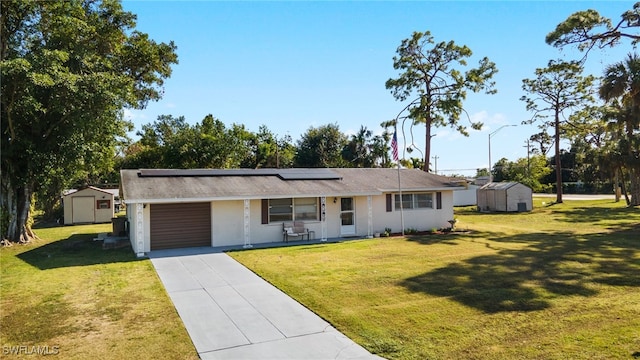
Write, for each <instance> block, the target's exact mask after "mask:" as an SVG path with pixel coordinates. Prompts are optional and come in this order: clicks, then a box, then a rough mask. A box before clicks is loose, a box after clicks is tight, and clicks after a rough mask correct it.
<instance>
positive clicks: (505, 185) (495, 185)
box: [480, 181, 528, 190]
mask: <svg viewBox="0 0 640 360" xmlns="http://www.w3.org/2000/svg"><path fill="white" fill-rule="evenodd" d="M516 185H521V186H524V187H528V186H527V185H524V184H522V183H519V182H514V181H509V182H491V183H487V184H485V185H483V186H482V187H481V188H480V190H507V189H510V188H512V187H514V186H516Z"/></svg>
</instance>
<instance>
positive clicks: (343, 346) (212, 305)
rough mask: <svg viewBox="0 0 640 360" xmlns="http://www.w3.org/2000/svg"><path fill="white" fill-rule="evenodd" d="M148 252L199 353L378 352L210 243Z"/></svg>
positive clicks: (314, 355) (346, 355)
mask: <svg viewBox="0 0 640 360" xmlns="http://www.w3.org/2000/svg"><path fill="white" fill-rule="evenodd" d="M198 251H200V252H201V253H198ZM202 252H208V253H202ZM150 258H151V262H152V263H153V266H154V267H155V269H156V271H157V273H158V276H159V277H160V280H161V281H162V283H163V284H164V287H165V289H166V290H167V292H168V293H169V296H170V297H171V300H172V301H173V304H174V305H175V307H176V310H177V311H178V314H179V315H180V318H181V319H182V321H183V323H184V325H185V327H186V329H187V331H188V332H189V335H190V336H191V340H192V341H193V344H194V345H195V348H196V350H197V352H198V354H199V355H200V357H201V358H202V359H381V358H380V357H378V356H375V355H372V354H370V353H369V352H368V351H367V350H365V349H364V348H363V347H361V346H360V345H358V344H356V343H355V342H353V341H351V340H350V339H349V338H347V337H346V336H344V335H343V334H342V333H340V332H339V331H337V330H336V329H334V328H333V327H332V326H331V325H330V324H329V323H327V322H326V321H324V320H323V319H321V318H320V317H319V316H317V315H316V314H314V313H313V312H311V311H310V310H309V309H307V308H305V307H304V306H302V305H301V304H299V303H298V302H296V301H295V300H293V299H292V298H290V297H289V296H287V295H286V294H285V293H283V292H282V291H280V290H278V289H277V288H275V287H274V286H272V285H271V284H269V283H267V282H266V281H264V280H263V279H262V278H260V277H259V276H257V275H256V274H254V273H253V272H251V271H250V270H249V269H247V268H245V267H244V266H242V265H241V264H240V263H238V262H237V261H235V260H234V259H232V258H231V257H229V256H228V255H226V254H224V253H222V252H220V251H216V250H215V249H214V248H199V249H184V250H183V249H177V250H166V251H165V250H163V251H153V252H151V254H150ZM327 301H330V299H327Z"/></svg>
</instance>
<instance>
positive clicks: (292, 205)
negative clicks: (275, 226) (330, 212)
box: [269, 198, 318, 223]
mask: <svg viewBox="0 0 640 360" xmlns="http://www.w3.org/2000/svg"><path fill="white" fill-rule="evenodd" d="M293 220H318V199H317V198H296V199H291V198H289V199H270V200H269V222H270V223H273V222H283V221H293Z"/></svg>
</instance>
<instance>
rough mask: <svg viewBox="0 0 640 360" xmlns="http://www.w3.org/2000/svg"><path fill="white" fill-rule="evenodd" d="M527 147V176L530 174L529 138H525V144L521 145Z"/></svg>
mask: <svg viewBox="0 0 640 360" xmlns="http://www.w3.org/2000/svg"><path fill="white" fill-rule="evenodd" d="M523 147H526V148H527V176H531V157H530V156H529V154H531V145H530V144H529V139H527V145H525V146H523Z"/></svg>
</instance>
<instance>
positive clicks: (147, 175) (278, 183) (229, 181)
mask: <svg viewBox="0 0 640 360" xmlns="http://www.w3.org/2000/svg"><path fill="white" fill-rule="evenodd" d="M120 175H121V179H122V182H121V184H122V192H123V197H124V199H125V200H126V201H127V202H129V203H135V202H150V203H153V202H156V203H158V202H185V201H212V200H231V199H265V198H284V197H315V196H358V195H379V194H382V193H384V192H396V191H398V170H397V169H382V168H366V169H361V168H330V169H329V168H322V169H318V168H314V169H302V168H294V169H191V170H171V169H142V170H121V172H120ZM400 179H401V184H402V191H414V192H415V191H441V190H455V189H463V188H464V187H462V186H459V185H458V184H456V183H455V182H452V181H450V179H449V178H447V177H444V176H439V175H435V174H430V173H426V172H424V171H421V170H417V169H401V170H400Z"/></svg>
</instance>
